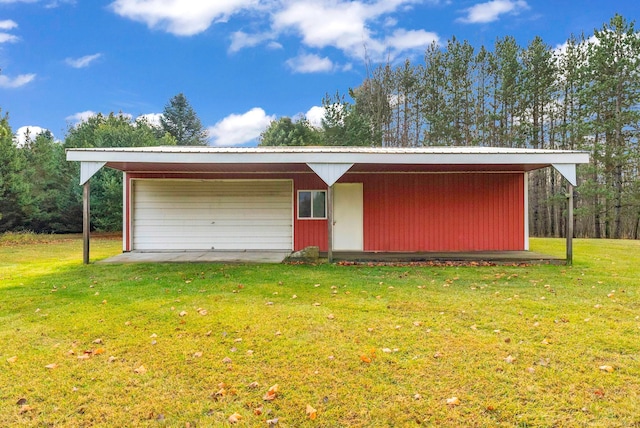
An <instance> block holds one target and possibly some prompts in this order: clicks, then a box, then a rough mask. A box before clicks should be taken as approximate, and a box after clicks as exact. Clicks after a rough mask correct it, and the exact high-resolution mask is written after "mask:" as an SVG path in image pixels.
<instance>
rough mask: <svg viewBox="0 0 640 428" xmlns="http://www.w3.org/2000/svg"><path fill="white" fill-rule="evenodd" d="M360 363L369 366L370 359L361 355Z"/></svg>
mask: <svg viewBox="0 0 640 428" xmlns="http://www.w3.org/2000/svg"><path fill="white" fill-rule="evenodd" d="M360 361H362V362H363V363H367V364H370V363H371V358H369V357H367V356H366V355H365V354H362V355H360Z"/></svg>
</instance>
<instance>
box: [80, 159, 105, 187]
mask: <svg viewBox="0 0 640 428" xmlns="http://www.w3.org/2000/svg"><path fill="white" fill-rule="evenodd" d="M105 165H106V162H80V185H83V184H84V183H86V182H87V181H89V179H90V178H91V177H93V176H94V174H95V173H96V172H98V171H100V169H101V168H102V167H103V166H105Z"/></svg>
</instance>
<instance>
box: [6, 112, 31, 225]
mask: <svg viewBox="0 0 640 428" xmlns="http://www.w3.org/2000/svg"><path fill="white" fill-rule="evenodd" d="M0 113H1V112H0ZM0 159H1V160H2V161H0V233H2V232H7V231H12V230H19V229H21V228H23V227H24V208H25V207H26V206H27V205H28V203H29V198H28V191H29V186H28V184H27V182H26V181H25V180H24V178H23V177H22V175H21V172H22V170H23V169H24V167H25V159H24V156H23V153H22V152H21V151H20V149H18V148H17V147H16V145H15V144H14V142H13V133H12V132H11V127H10V126H9V116H8V115H7V114H5V115H4V116H1V117H0Z"/></svg>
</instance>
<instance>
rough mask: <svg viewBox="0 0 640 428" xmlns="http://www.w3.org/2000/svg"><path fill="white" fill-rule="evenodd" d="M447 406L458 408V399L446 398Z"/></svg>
mask: <svg viewBox="0 0 640 428" xmlns="http://www.w3.org/2000/svg"><path fill="white" fill-rule="evenodd" d="M447 405H449V406H459V405H460V399H459V398H458V397H451V398H447Z"/></svg>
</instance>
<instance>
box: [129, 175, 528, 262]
mask: <svg viewBox="0 0 640 428" xmlns="http://www.w3.org/2000/svg"><path fill="white" fill-rule="evenodd" d="M128 178H129V179H132V178H194V179H222V178H246V179H259V178H261V177H260V176H256V174H232V175H231V174H225V175H223V174H186V175H185V174H153V173H151V174H149V173H147V174H136V173H131V174H128ZM262 178H265V179H278V178H289V179H293V187H294V195H293V203H294V206H293V208H292V209H293V225H294V234H293V236H294V238H293V239H294V250H300V249H302V248H304V247H307V246H310V245H317V246H319V247H320V250H321V251H326V250H327V221H326V220H310V219H306V220H298V219H297V206H296V203H297V192H298V190H321V189H326V188H327V186H326V185H325V184H324V182H323V181H322V180H321V179H320V178H318V177H317V176H316V175H315V174H311V173H295V174H287V173H281V174H280V173H279V174H265V175H263V176H262ZM339 182H340V183H350V182H351V183H358V182H361V183H363V197H364V250H365V251H488V250H496V251H500V250H524V230H525V229H524V175H523V174H522V173H459V174H411V173H391V174H385V173H368V174H349V173H347V174H346V175H344V176H343V177H342V178H341V179H340V180H339ZM127 190H128V186H127ZM129 226H130V225H127V227H129Z"/></svg>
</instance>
